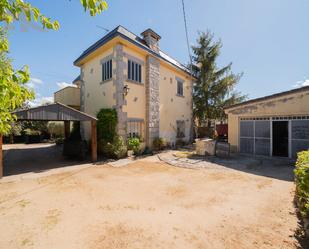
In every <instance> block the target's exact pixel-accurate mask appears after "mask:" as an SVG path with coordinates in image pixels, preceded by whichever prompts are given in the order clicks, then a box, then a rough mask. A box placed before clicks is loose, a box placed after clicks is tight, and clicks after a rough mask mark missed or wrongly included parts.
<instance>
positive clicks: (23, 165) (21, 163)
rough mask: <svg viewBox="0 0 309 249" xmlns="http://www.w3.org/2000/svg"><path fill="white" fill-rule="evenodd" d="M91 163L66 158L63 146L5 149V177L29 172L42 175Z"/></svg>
mask: <svg viewBox="0 0 309 249" xmlns="http://www.w3.org/2000/svg"><path fill="white" fill-rule="evenodd" d="M87 162H90V161H89V160H85V161H78V160H72V159H68V158H66V157H64V156H63V155H62V146H61V145H60V146H59V145H55V144H48V145H46V144H42V145H40V144H36V145H21V146H19V147H16V148H14V147H13V148H7V149H4V176H9V175H18V174H23V173H28V172H34V173H40V172H44V171H46V170H49V169H54V168H61V167H68V166H75V165H79V164H84V163H87Z"/></svg>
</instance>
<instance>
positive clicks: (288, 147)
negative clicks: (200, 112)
mask: <svg viewBox="0 0 309 249" xmlns="http://www.w3.org/2000/svg"><path fill="white" fill-rule="evenodd" d="M225 113H226V114H227V115H228V134H229V137H228V140H229V143H230V145H231V151H232V152H240V153H246V154H252V155H265V156H279V157H289V158H295V157H296V154H297V152H299V151H302V150H308V149H309V86H305V87H301V88H297V89H293V90H290V91H286V92H281V93H277V94H274V95H270V96H266V97H263V98H257V99H253V100H249V101H246V102H243V103H240V104H236V105H233V106H230V107H228V108H226V109H225Z"/></svg>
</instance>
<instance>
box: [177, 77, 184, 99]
mask: <svg viewBox="0 0 309 249" xmlns="http://www.w3.org/2000/svg"><path fill="white" fill-rule="evenodd" d="M177 95H179V96H183V82H182V81H180V80H177Z"/></svg>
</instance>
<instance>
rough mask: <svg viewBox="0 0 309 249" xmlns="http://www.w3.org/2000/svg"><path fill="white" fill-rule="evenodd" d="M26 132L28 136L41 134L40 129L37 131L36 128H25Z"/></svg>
mask: <svg viewBox="0 0 309 249" xmlns="http://www.w3.org/2000/svg"><path fill="white" fill-rule="evenodd" d="M24 134H25V135H26V136H39V135H41V132H40V131H36V130H31V129H25V130H24Z"/></svg>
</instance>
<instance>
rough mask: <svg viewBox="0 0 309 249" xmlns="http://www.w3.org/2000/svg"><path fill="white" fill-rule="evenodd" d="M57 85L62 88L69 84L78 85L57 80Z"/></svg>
mask: <svg viewBox="0 0 309 249" xmlns="http://www.w3.org/2000/svg"><path fill="white" fill-rule="evenodd" d="M57 86H58V87H59V88H60V89H62V88H65V87H67V86H72V87H76V85H73V84H71V83H67V82H57Z"/></svg>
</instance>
